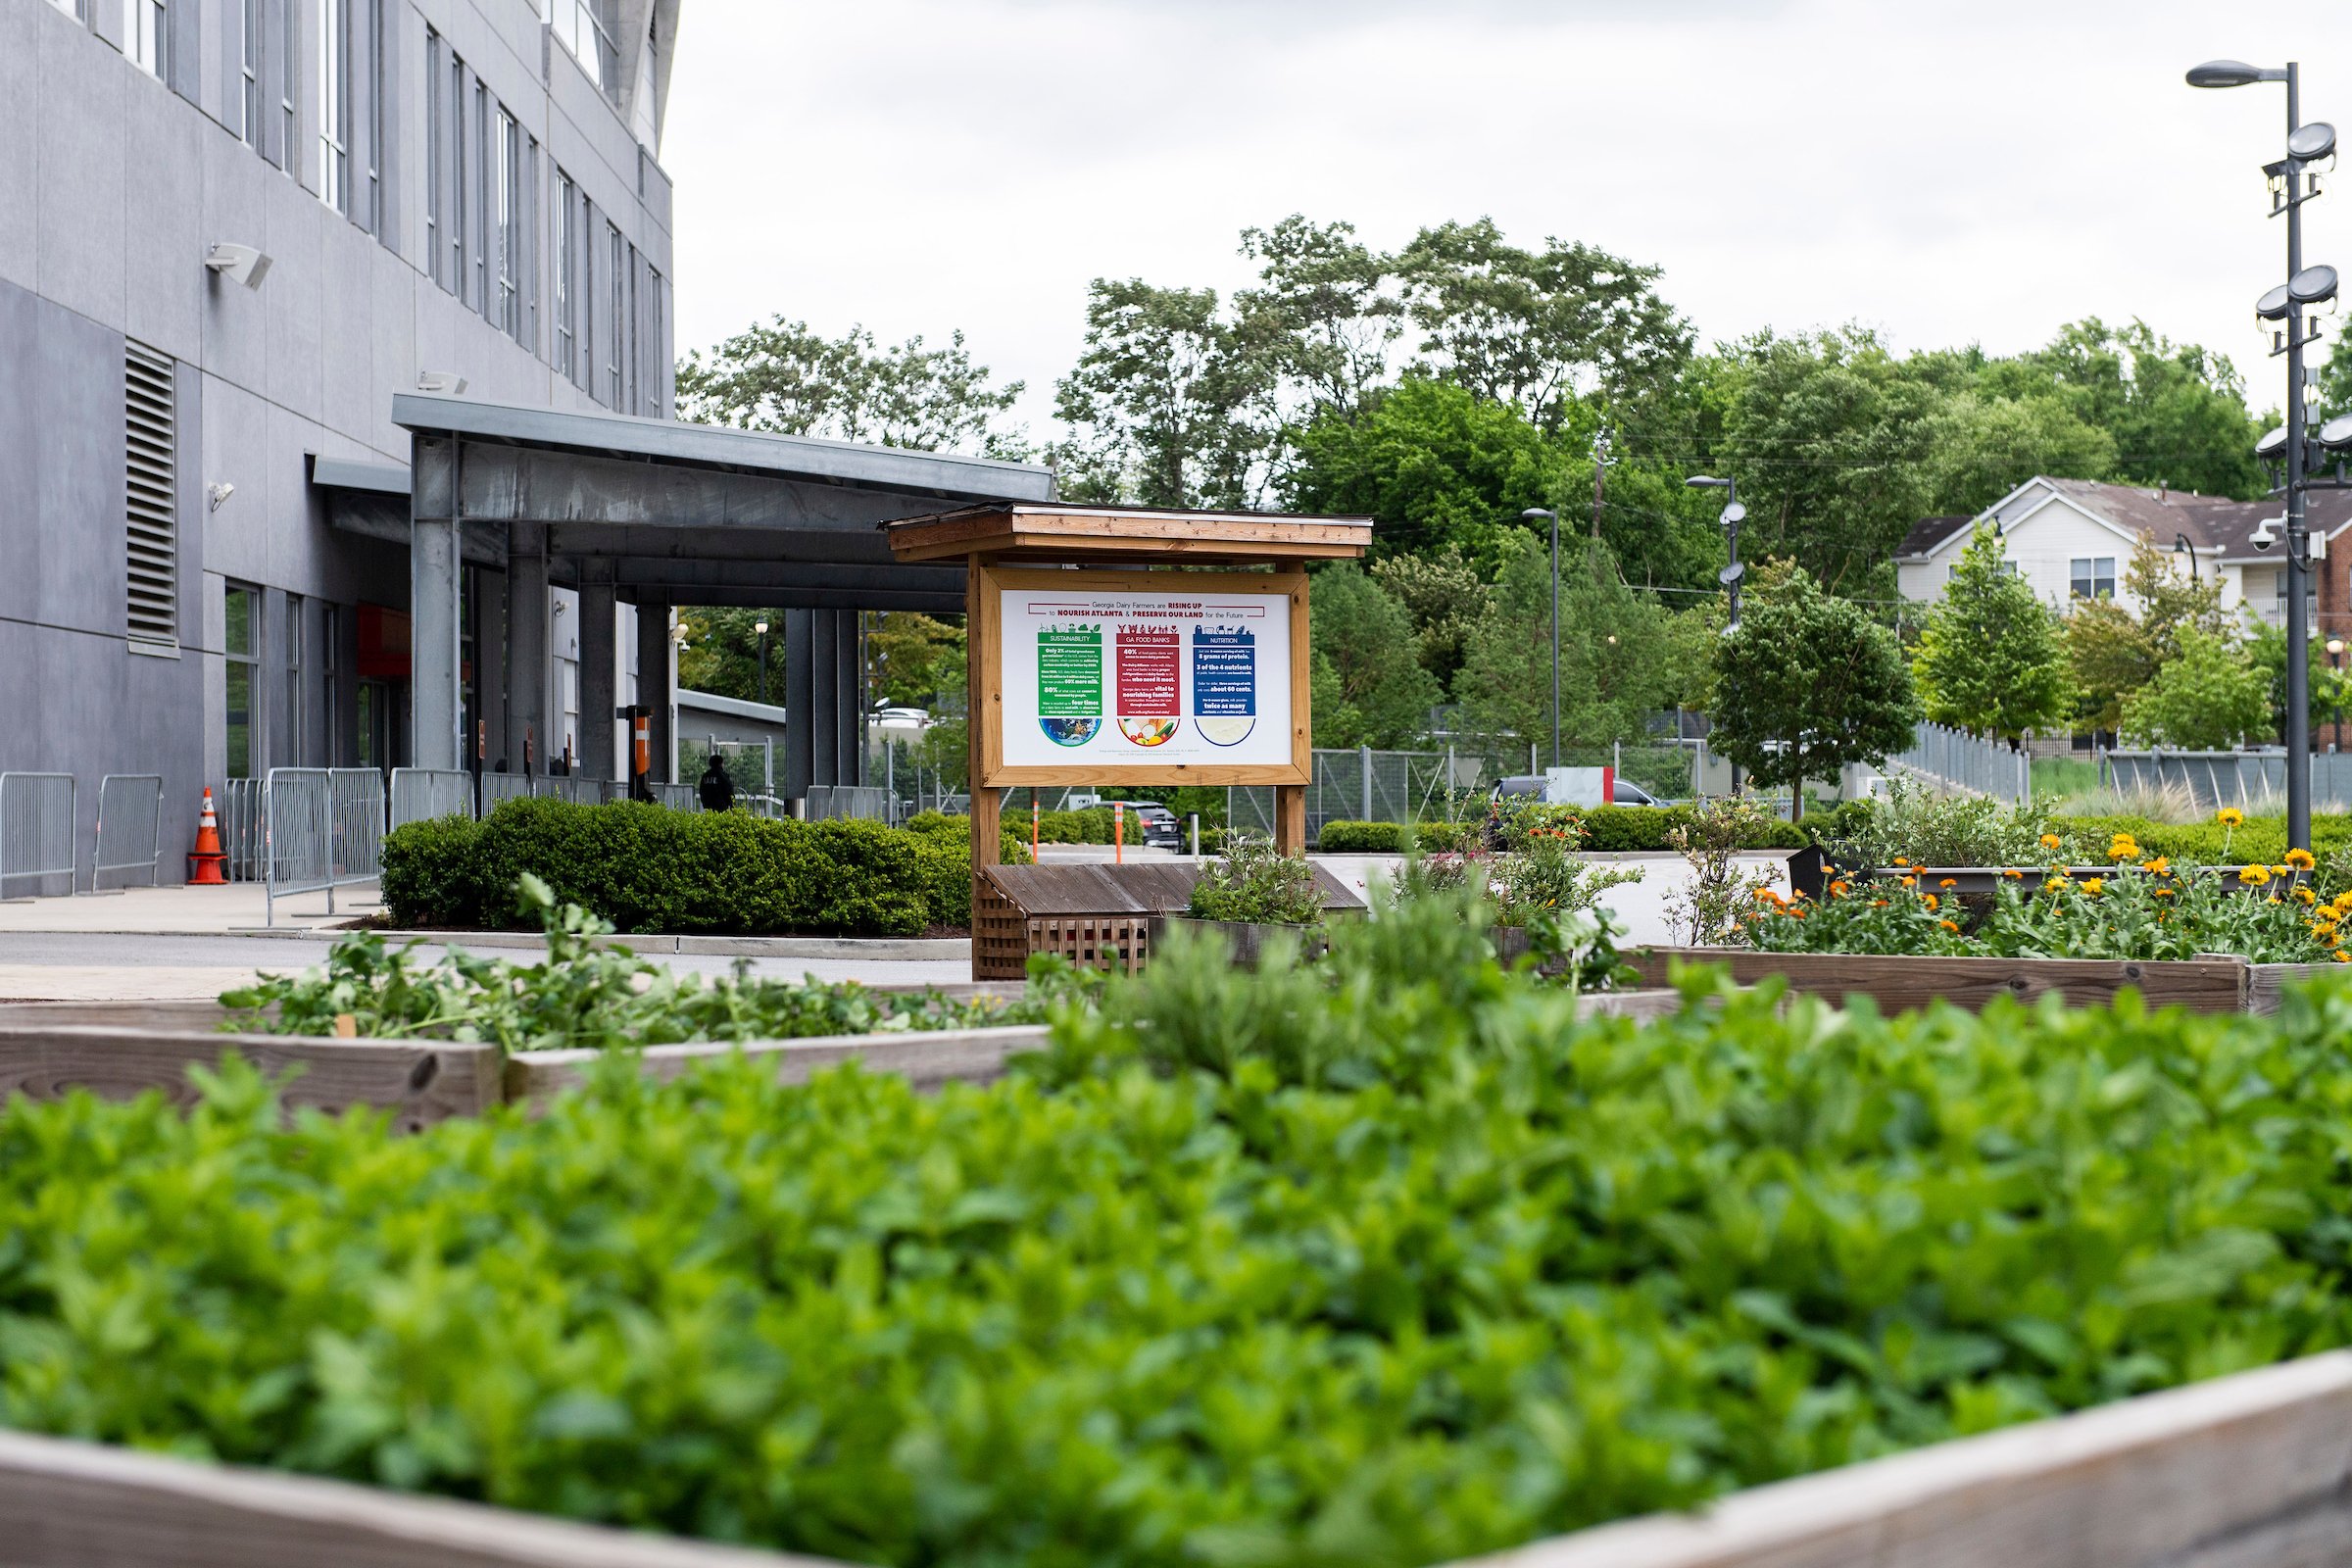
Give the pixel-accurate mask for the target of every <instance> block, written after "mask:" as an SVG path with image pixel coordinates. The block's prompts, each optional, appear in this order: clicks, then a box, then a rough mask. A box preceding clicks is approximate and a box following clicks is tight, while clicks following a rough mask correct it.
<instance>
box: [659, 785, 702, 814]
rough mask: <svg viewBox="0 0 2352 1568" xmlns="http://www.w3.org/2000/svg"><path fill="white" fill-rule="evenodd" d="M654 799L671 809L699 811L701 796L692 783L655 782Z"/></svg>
mask: <svg viewBox="0 0 2352 1568" xmlns="http://www.w3.org/2000/svg"><path fill="white" fill-rule="evenodd" d="M652 788H653V792H654V799H655V800H656V801H657V802H659V803H660V804H662V805H663V806H666V807H668V808H669V809H671V810H673V811H699V810H701V809H703V798H702V796H701V795H699V794H697V793H696V791H695V787H694V786H693V785H692V784H655V785H653V786H652Z"/></svg>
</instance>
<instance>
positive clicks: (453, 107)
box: [447, 54, 466, 299]
mask: <svg viewBox="0 0 2352 1568" xmlns="http://www.w3.org/2000/svg"><path fill="white" fill-rule="evenodd" d="M448 152H449V212H448V214H447V217H448V220H449V223H448V227H449V291H450V292H451V293H452V294H455V295H456V296H458V298H460V299H464V298H465V297H466V62H465V61H463V60H460V59H459V58H458V57H457V56H456V55H454V54H453V55H451V56H450V57H449V146H448Z"/></svg>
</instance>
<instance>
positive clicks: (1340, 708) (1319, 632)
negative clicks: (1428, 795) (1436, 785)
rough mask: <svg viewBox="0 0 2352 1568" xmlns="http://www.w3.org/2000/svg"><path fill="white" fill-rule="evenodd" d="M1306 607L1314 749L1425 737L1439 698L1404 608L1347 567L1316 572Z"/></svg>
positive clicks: (1397, 744)
mask: <svg viewBox="0 0 2352 1568" xmlns="http://www.w3.org/2000/svg"><path fill="white" fill-rule="evenodd" d="M1308 602H1309V604H1310V605H1311V606H1312V607H1313V613H1312V615H1311V616H1310V618H1309V621H1308V627H1307V630H1308V635H1309V637H1310V638H1311V639H1312V642H1313V657H1314V666H1313V668H1312V670H1311V671H1310V675H1311V677H1312V678H1313V686H1312V691H1311V698H1312V701H1313V703H1314V733H1315V744H1316V745H1317V746H1374V747H1382V748H1390V747H1400V746H1404V745H1406V744H1408V743H1410V742H1412V741H1415V740H1417V739H1419V738H1420V737H1421V736H1422V735H1423V734H1425V733H1427V731H1428V729H1429V711H1430V710H1431V709H1432V708H1435V707H1436V706H1437V705H1438V704H1439V702H1441V701H1442V700H1443V698H1444V695H1445V694H1444V689H1443V688H1442V687H1441V686H1439V684H1438V680H1437V677H1436V676H1434V675H1432V674H1430V672H1429V671H1428V670H1426V669H1423V668H1422V667H1421V663H1420V661H1419V659H1418V658H1417V657H1416V650H1415V639H1414V636H1413V623H1412V617H1411V616H1410V615H1408V614H1407V613H1405V609H1404V606H1402V605H1401V604H1399V603H1397V599H1396V598H1395V596H1393V595H1392V594H1390V593H1389V591H1388V590H1387V589H1385V588H1383V587H1382V586H1381V585H1380V584H1379V583H1378V582H1376V581H1374V580H1373V579H1372V578H1371V577H1369V576H1367V575H1365V574H1364V571H1363V569H1362V568H1361V567H1359V566H1357V565H1356V564H1355V563H1353V562H1351V561H1348V562H1337V563H1334V564H1331V565H1328V566H1325V567H1323V568H1322V569H1321V570H1319V571H1317V572H1316V573H1315V575H1314V581H1313V585H1312V587H1311V588H1310V590H1309V596H1308Z"/></svg>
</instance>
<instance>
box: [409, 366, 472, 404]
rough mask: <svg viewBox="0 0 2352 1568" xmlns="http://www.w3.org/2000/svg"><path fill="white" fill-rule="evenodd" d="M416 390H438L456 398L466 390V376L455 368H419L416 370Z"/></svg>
mask: <svg viewBox="0 0 2352 1568" xmlns="http://www.w3.org/2000/svg"><path fill="white" fill-rule="evenodd" d="M465 390H466V378H465V377H464V376H462V375H460V374H459V373H458V372H457V371H455V370H419V371H417V391H419V392H438V393H441V394H442V395H444V396H446V397H453V398H454V397H456V396H458V395H459V394H460V393H462V392H464V391H465Z"/></svg>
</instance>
